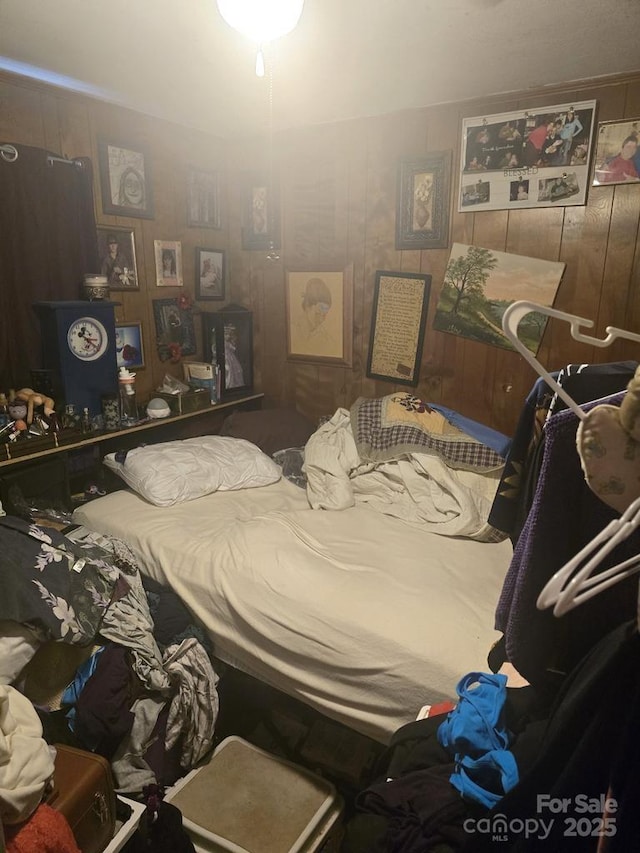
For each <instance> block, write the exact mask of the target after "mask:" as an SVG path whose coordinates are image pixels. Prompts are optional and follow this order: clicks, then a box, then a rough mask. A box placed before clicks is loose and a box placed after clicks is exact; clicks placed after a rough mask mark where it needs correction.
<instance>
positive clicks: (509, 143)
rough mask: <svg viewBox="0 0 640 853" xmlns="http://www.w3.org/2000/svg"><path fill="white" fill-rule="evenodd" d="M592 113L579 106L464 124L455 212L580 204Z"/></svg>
mask: <svg viewBox="0 0 640 853" xmlns="http://www.w3.org/2000/svg"><path fill="white" fill-rule="evenodd" d="M595 111H596V102H595V101H579V102H574V103H571V104H555V105H553V106H548V107H534V108H532V109H530V110H514V111H512V112H506V113H497V114H495V115H486V116H474V117H473V118H465V119H463V122H462V147H461V154H460V185H459V191H458V210H459V211H460V212H464V211H474V212H475V211H480V210H505V209H507V210H510V209H514V210H517V209H518V208H524V207H563V206H566V205H580V204H585V202H586V198H587V189H588V186H589V183H590V182H589V168H590V161H591V151H592V147H593V139H594V125H595Z"/></svg>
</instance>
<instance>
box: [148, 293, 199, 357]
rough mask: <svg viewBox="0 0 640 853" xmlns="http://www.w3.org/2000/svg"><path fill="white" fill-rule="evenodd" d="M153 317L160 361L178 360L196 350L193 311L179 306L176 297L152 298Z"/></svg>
mask: <svg viewBox="0 0 640 853" xmlns="http://www.w3.org/2000/svg"><path fill="white" fill-rule="evenodd" d="M152 301H153V319H154V321H155V326H156V345H157V347H158V356H159V358H160V361H168V360H171V361H180V359H181V357H182V356H183V355H193V354H194V353H195V351H196V336H195V330H194V328H193V313H192V312H191V310H190V309H188V308H187V309H183V308H180V306H179V305H178V300H177V299H153V300H152Z"/></svg>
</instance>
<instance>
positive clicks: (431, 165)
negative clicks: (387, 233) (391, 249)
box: [396, 151, 451, 249]
mask: <svg viewBox="0 0 640 853" xmlns="http://www.w3.org/2000/svg"><path fill="white" fill-rule="evenodd" d="M450 182H451V152H450V151H439V152H435V153H433V154H429V155H427V156H426V157H421V158H420V159H419V160H402V161H400V165H399V167H398V190H397V203H396V249H438V248H443V247H446V246H448V245H449V186H450Z"/></svg>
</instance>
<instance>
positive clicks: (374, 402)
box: [351, 393, 504, 471]
mask: <svg viewBox="0 0 640 853" xmlns="http://www.w3.org/2000/svg"><path fill="white" fill-rule="evenodd" d="M351 429H352V432H353V437H354V440H355V443H356V447H357V450H358V455H359V457H360V459H361V461H362V462H388V461H392V460H397V459H401V458H402V457H406V456H407V455H408V454H411V453H430V454H435V455H437V456H439V457H440V458H441V459H443V460H444V461H445V462H446V464H447V465H448V466H449V467H451V468H459V469H465V470H467V471H494V470H496V469H497V468H501V467H502V466H503V465H504V459H503V458H502V457H501V456H499V455H498V453H496V451H495V450H492V449H491V448H490V447H487V446H486V445H485V444H482V443H481V442H480V441H478V440H477V439H476V438H474V437H473V436H471V435H468V434H467V433H466V432H463V431H462V430H461V429H458V427H456V426H454V425H453V424H451V423H450V422H449V421H448V420H447V419H446V418H445V417H444V415H442V414H440V412H437V411H435V410H434V409H432V408H430V407H429V405H428V404H427V403H424V402H422V400H420V399H419V398H418V397H415V396H414V395H412V394H408V393H399V394H389V395H387V396H386V397H377V398H375V399H368V398H365V397H360V398H359V399H358V400H356V402H355V403H354V404H353V406H352V407H351Z"/></svg>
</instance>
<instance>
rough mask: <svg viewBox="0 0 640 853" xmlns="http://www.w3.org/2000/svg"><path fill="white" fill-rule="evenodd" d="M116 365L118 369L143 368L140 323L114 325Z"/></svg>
mask: <svg viewBox="0 0 640 853" xmlns="http://www.w3.org/2000/svg"><path fill="white" fill-rule="evenodd" d="M116 364H117V366H118V369H120V368H121V367H127V368H132V369H134V370H137V369H139V368H141V367H144V346H143V341H142V324H141V323H116Z"/></svg>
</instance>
